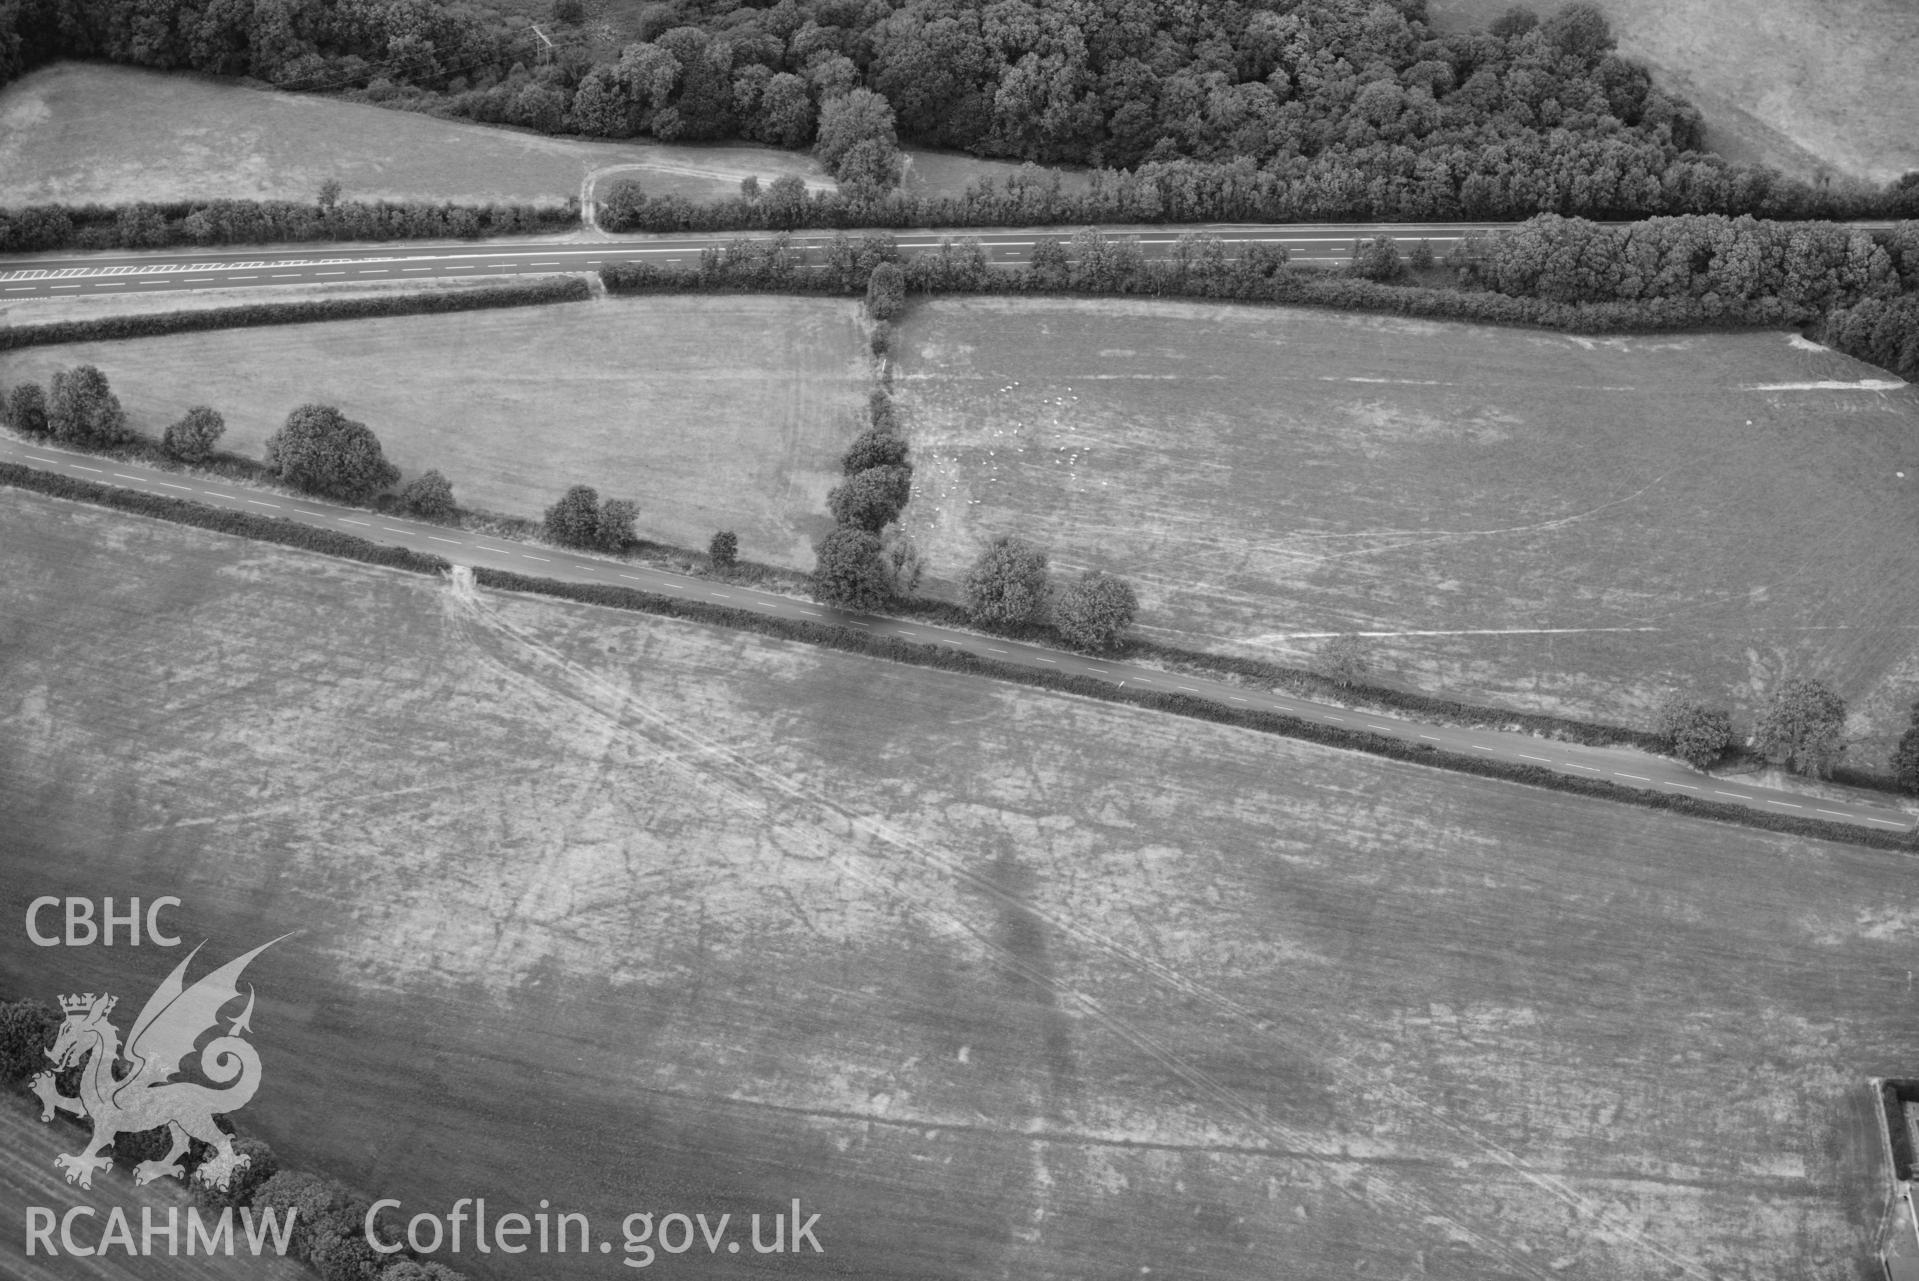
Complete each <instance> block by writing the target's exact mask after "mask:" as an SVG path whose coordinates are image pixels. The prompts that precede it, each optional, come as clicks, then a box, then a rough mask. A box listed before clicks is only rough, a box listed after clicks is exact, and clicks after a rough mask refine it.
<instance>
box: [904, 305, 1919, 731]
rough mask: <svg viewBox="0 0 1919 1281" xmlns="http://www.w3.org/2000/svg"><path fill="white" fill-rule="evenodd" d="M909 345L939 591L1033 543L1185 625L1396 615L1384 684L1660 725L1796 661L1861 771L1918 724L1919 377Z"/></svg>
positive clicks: (1375, 627)
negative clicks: (1824, 686) (1096, 572)
mask: <svg viewBox="0 0 1919 1281" xmlns="http://www.w3.org/2000/svg"><path fill="white" fill-rule="evenodd" d="M895 350H896V352H897V353H898V358H899V362H900V364H899V374H898V377H897V380H896V388H897V394H898V396H899V398H900V402H901V405H902V410H903V417H904V418H905V420H906V422H907V424H908V428H907V430H908V433H909V436H910V438H911V440H912V442H913V448H914V458H915V461H916V463H917V466H918V471H917V473H916V476H915V482H914V484H915V492H914V497H913V501H912V504H911V506H909V507H908V509H907V513H906V517H905V520H906V523H907V525H908V526H909V528H910V529H911V530H912V531H913V533H914V534H915V535H916V536H917V537H918V538H919V540H920V541H921V543H922V545H923V547H924V548H925V550H926V551H927V553H928V559H929V561H930V566H931V568H930V573H931V575H932V577H933V579H934V580H935V581H934V585H935V586H936V587H939V586H940V585H941V584H942V583H943V584H944V589H945V590H956V584H957V582H958V580H959V579H960V578H962V577H963V575H964V573H965V569H966V566H967V565H968V564H969V563H970V562H971V560H972V559H973V557H974V556H975V555H976V554H977V553H978V551H979V549H980V548H981V547H982V546H983V545H984V543H985V542H986V541H987V540H988V539H990V538H991V537H993V536H994V535H997V534H1001V533H1016V534H1021V535H1023V536H1026V537H1028V538H1031V539H1032V540H1034V541H1035V542H1038V543H1040V544H1042V545H1044V546H1046V547H1047V548H1049V549H1050V550H1051V552H1052V555H1053V561H1054V567H1055V575H1056V577H1059V576H1062V575H1063V574H1064V575H1070V574H1072V573H1076V572H1078V571H1079V570H1081V569H1084V568H1087V567H1098V568H1102V569H1107V570H1111V571H1113V572H1115V573H1118V574H1122V575H1124V576H1126V577H1127V578H1129V579H1131V580H1132V581H1133V582H1134V583H1135V585H1136V586H1137V587H1138V589H1139V592H1140V597H1141V603H1142V611H1141V624H1142V630H1143V631H1145V632H1146V633H1147V634H1150V635H1153V636H1156V637H1160V638H1164V639H1167V640H1172V641H1176V642H1179V643H1182V644H1185V645H1189V646H1194V647H1199V648H1206V649H1218V650H1228V651H1232V652H1236V653H1244V654H1256V655H1268V656H1273V657H1278V658H1283V659H1290V660H1294V661H1304V660H1308V659H1310V657H1311V655H1312V653H1313V651H1314V649H1315V648H1316V647H1317V646H1319V645H1320V644H1321V643H1322V638H1323V637H1324V636H1325V635H1326V634H1328V633H1337V632H1344V631H1357V632H1361V633H1378V634H1379V635H1378V636H1376V637H1374V638H1371V639H1369V641H1368V645H1369V647H1370V648H1371V649H1372V652H1373V657H1374V660H1375V665H1376V672H1377V674H1378V675H1379V676H1381V677H1383V678H1385V679H1387V680H1389V681H1403V682H1406V683H1410V684H1414V685H1418V686H1421V687H1424V688H1428V689H1434V690H1440V691H1445V692H1449V693H1452V694H1455V695H1459V696H1464V697H1467V698H1470V699H1490V700H1496V701H1499V702H1502V703H1506V704H1509V705H1514V706H1525V707H1529V708H1535V709H1543V710H1548V711H1557V712H1566V713H1570V714H1573V715H1578V716H1600V717H1605V718H1609V719H1631V720H1642V721H1643V720H1648V719H1649V718H1650V714H1651V713H1650V709H1651V708H1652V706H1653V705H1654V704H1656V703H1657V701H1658V700H1659V699H1660V698H1661V697H1662V696H1663V695H1664V694H1665V692H1666V691H1667V690H1668V689H1670V688H1672V687H1674V686H1679V687H1683V688H1690V689H1692V690H1694V691H1695V692H1697V693H1699V694H1701V695H1703V696H1704V697H1706V698H1708V699H1711V700H1715V701H1719V700H1729V701H1731V702H1732V703H1733V704H1734V705H1735V706H1736V707H1739V708H1741V709H1747V710H1749V709H1750V708H1751V706H1752V705H1753V703H1754V701H1755V699H1756V697H1758V696H1759V695H1761V694H1763V692H1764V690H1765V689H1766V688H1767V687H1768V686H1769V685H1770V683H1771V682H1772V681H1774V680H1775V679H1776V678H1777V677H1778V675H1779V673H1780V672H1782V671H1794V672H1801V673H1807V674H1812V675H1817V676H1819V677H1822V678H1824V679H1826V680H1828V681H1830V682H1832V683H1833V684H1834V686H1835V687H1836V688H1837V689H1838V690H1839V691H1840V693H1841V694H1842V695H1844V696H1845V697H1846V698H1847V699H1848V700H1850V701H1851V703H1852V705H1853V707H1854V708H1855V710H1856V711H1858V712H1859V713H1860V714H1859V716H1858V717H1857V718H1856V720H1855V723H1854V724H1853V726H1852V730H1853V732H1854V734H1855V736H1857V737H1858V738H1859V739H1860V744H1859V746H1858V747H1857V748H1856V749H1855V751H1856V754H1857V755H1859V756H1861V757H1862V758H1864V759H1865V760H1866V762H1867V763H1869V764H1872V765H1875V766H1876V765H1879V764H1881V763H1882V762H1883V757H1884V751H1885V748H1887V747H1889V746H1890V743H1891V741H1892V740H1893V739H1896V738H1897V736H1898V734H1899V733H1900V732H1901V731H1902V730H1903V729H1904V727H1905V724H1906V715H1907V704H1908V703H1909V702H1910V701H1911V700H1912V698H1913V693H1914V691H1913V685H1914V682H1915V679H1919V662H1915V659H1914V642H1915V639H1919V631H1916V630H1915V628H1919V604H1915V602H1919V543H1915V541H1914V539H1913V537H1912V530H1913V520H1914V512H1915V511H1916V510H1919V438H1916V437H1915V428H1919V395H1916V394H1915V392H1914V390H1913V389H1912V388H1910V387H1907V386H1905V385H1904V384H1901V383H1899V382H1898V381H1897V380H1896V379H1892V378H1891V377H1890V376H1889V375H1887V374H1885V373H1884V372H1883V371H1881V370H1877V369H1874V368H1871V367H1870V366H1866V365H1862V364H1859V363H1858V362H1855V361H1852V360H1850V359H1847V358H1845V357H1842V356H1839V355H1837V354H1835V353H1833V352H1830V351H1827V350H1825V349H1823V348H1818V347H1816V346H1814V345H1813V344H1810V343H1807V342H1806V341H1805V340H1803V339H1800V338H1798V337H1796V336H1794V335H1788V334H1783V333H1745V334H1688V335H1661V336H1657V337H1643V338H1642V337H1634V338H1610V339H1594V338H1580V337H1568V336H1564V335H1560V334H1554V333H1548V332H1543V331H1529V330H1523V329H1496V328H1492V327H1485V326H1474V325H1458V324H1445V325H1442V324H1436V323H1429V322H1422V321H1406V320H1399V319H1394V318H1384V317H1371V316H1355V315H1341V314H1337V313H1332V312H1324V311H1308V310H1300V309H1287V308H1267V307H1242V306H1232V305H1215V304H1183V303H1168V302H1151V303H1148V302H1120V301H1108V300H1099V301H1091V300H1058V299H1054V300H1037V299H965V300H957V299H955V300H937V301H931V302H924V301H923V302H920V303H916V304H915V305H914V307H913V309H912V311H911V312H910V313H909V315H908V317H907V318H906V319H905V321H904V322H903V323H902V326H901V332H900V340H899V342H898V343H897V344H896V347H895ZM1828 383H1830V384H1835V386H1832V387H1824V388H1821V387H1819V386H1815V384H1828ZM1874 388H1877V389H1876V390H1875V389H1874ZM1902 472H1903V473H1904V475H1903V476H1902V475H1901V474H1900V473H1902Z"/></svg>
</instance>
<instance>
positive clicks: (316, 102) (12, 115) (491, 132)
mask: <svg viewBox="0 0 1919 1281" xmlns="http://www.w3.org/2000/svg"><path fill="white" fill-rule="evenodd" d="M624 165H637V166H640V167H641V169H640V171H638V172H636V173H635V174H634V175H633V176H635V177H638V178H639V179H640V180H641V181H642V183H643V184H644V185H645V186H646V187H647V189H648V190H649V191H652V192H655V193H666V192H678V193H680V194H683V195H686V196H689V197H691V198H694V199H700V200H707V199H714V198H716V197H720V196H732V195H737V194H739V184H740V179H741V178H743V177H745V176H746V175H748V174H754V175H757V176H758V177H759V179H760V181H761V183H762V184H765V183H767V182H770V181H771V180H772V179H773V178H776V177H778V176H780V175H781V174H785V173H796V174H799V175H801V176H803V177H806V178H808V180H809V181H810V182H812V183H814V184H815V185H818V184H821V183H824V184H825V185H828V186H830V185H831V180H830V179H828V178H826V177H825V176H824V174H823V173H822V172H821V171H820V169H819V167H818V165H817V164H815V162H814V161H813V160H812V158H811V157H810V156H808V155H806V154H805V153H803V152H792V151H778V150H775V149H773V148H768V147H756V146H751V145H744V144H741V145H729V146H686V147H669V146H663V145H660V144H657V143H597V142H586V141H582V140H578V139H566V138H550V137H546V136H544V135H541V134H534V133H522V132H519V131H517V130H511V129H499V128H492V127H489V126H486V125H477V124H468V123H464V122H459V121H449V120H440V119H436V118H434V117H432V116H426V115H420V114H417V113H414V112H407V111H392V110H387V109H384V108H381V107H376V106H372V105H369V104H365V103H351V102H338V101H333V100H330V99H326V98H319V97H312V96H308V95H304V94H292V93H280V92H277V91H273V90H266V89H253V88H248V87H245V86H242V85H239V84H236V83H232V82H228V81H221V80H217V79H212V78H209V77H203V76H196V75H189V74H184V73H182V74H171V73H165V72H155V71H144V70H139V69H136V68H130V67H113V66H103V65H95V64H91V63H60V64H57V65H54V66H51V67H45V68H42V69H41V70H39V71H35V72H33V73H32V74H30V75H27V76H24V77H22V78H21V79H19V80H17V81H15V82H14V83H13V84H11V85H9V86H7V88H6V89H5V90H4V91H0V190H4V191H5V192H6V193H7V194H6V200H7V202H8V203H13V204H27V203H32V202H36V201H64V202H68V203H74V204H84V203H87V202H90V201H98V202H101V203H105V204H113V203H118V202H122V201H131V200H189V199H208V198H213V197H233V198H242V199H256V200H268V199H272V200H311V199H313V198H315V196H316V195H317V194H318V192H319V190H320V185H321V184H322V183H323V182H325V181H326V180H327V179H329V178H332V179H335V180H337V181H338V182H339V183H340V185H341V187H342V188H343V194H344V195H345V196H346V197H347V198H348V199H354V200H378V199H387V200H436V201H437V200H452V201H458V202H462V203H484V202H487V201H530V202H537V203H547V204H559V203H561V202H563V201H565V200H566V198H567V197H569V196H577V195H578V194H579V193H580V187H581V183H582V182H583V181H584V180H585V178H586V176H587V174H588V173H589V172H591V171H595V170H599V169H604V168H607V167H609V166H624Z"/></svg>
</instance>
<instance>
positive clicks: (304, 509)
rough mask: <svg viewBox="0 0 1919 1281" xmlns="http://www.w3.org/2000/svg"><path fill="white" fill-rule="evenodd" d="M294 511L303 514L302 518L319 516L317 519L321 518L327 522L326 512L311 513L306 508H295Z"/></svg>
mask: <svg viewBox="0 0 1919 1281" xmlns="http://www.w3.org/2000/svg"><path fill="white" fill-rule="evenodd" d="M293 510H294V511H296V512H299V513H300V514H301V515H302V516H317V517H319V518H320V519H321V520H325V519H326V513H325V512H310V511H308V510H307V509H306V508H304V507H295V508H294V509H293Z"/></svg>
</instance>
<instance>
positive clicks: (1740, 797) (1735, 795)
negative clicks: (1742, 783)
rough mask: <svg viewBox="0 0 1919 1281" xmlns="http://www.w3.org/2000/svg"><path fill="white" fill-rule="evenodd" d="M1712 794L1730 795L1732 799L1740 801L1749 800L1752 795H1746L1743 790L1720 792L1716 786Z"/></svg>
mask: <svg viewBox="0 0 1919 1281" xmlns="http://www.w3.org/2000/svg"><path fill="white" fill-rule="evenodd" d="M1712 794H1713V795H1714V796H1730V797H1732V798H1733V799H1734V800H1740V801H1749V800H1751V799H1752V797H1750V796H1748V795H1746V794H1745V793H1744V792H1722V791H1720V790H1719V789H1718V788H1714V789H1713V793H1712Z"/></svg>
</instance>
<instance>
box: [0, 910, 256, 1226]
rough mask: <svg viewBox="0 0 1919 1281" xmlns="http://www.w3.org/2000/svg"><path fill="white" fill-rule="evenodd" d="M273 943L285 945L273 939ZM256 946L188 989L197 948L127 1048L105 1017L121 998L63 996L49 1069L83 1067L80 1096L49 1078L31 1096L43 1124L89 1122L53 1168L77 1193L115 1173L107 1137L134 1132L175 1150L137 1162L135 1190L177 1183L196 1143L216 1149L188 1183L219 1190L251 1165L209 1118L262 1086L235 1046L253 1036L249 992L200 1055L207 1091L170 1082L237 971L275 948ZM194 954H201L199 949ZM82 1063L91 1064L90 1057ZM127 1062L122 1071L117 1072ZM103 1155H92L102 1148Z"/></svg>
mask: <svg viewBox="0 0 1919 1281" xmlns="http://www.w3.org/2000/svg"><path fill="white" fill-rule="evenodd" d="M280 937H281V938H286V937H288V936H287V935H281V936H280ZM279 941H280V939H274V940H273V942H272V943H262V944H261V945H260V946H259V947H256V948H254V949H253V950H252V951H251V952H248V953H247V954H246V955H245V956H242V957H240V958H238V959H237V960H233V961H229V962H227V963H226V964H225V965H223V966H221V967H220V968H219V969H217V970H215V971H213V973H211V974H209V975H207V976H206V977H205V978H203V979H201V980H200V981H199V982H197V983H195V984H194V985H193V986H192V987H186V986H185V983H184V981H183V980H184V976H185V974H186V970H187V965H188V964H189V963H190V962H191V961H192V960H193V958H194V957H195V956H197V955H199V952H200V948H198V947H196V948H194V949H193V951H192V952H190V953H188V954H187V958H186V960H184V961H181V962H180V964H179V965H177V966H175V967H174V970H173V973H171V974H169V975H167V977H166V981H165V982H163V983H161V984H160V986H159V987H158V988H156V989H155V990H154V993H153V995H152V996H150V997H148V998H147V1003H146V1005H145V1006H144V1007H143V1008H142V1009H141V1010H140V1017H139V1018H137V1019H135V1020H134V1021H133V1031H132V1033H131V1034H130V1035H129V1036H128V1037H127V1044H126V1049H125V1051H124V1052H123V1051H122V1050H121V1048H120V1033H119V1030H118V1029H116V1028H115V1027H114V1026H113V1024H111V1023H109V1022H107V1016H108V1015H109V1014H111V1013H113V1007H114V1005H115V1004H117V1003H118V1001H119V998H118V997H114V996H108V995H106V994H104V993H103V994H101V995H99V996H95V995H94V994H93V993H91V992H88V993H87V994H86V995H84V996H63V997H61V998H60V1008H61V1010H62V1011H64V1012H65V1014H66V1016H67V1017H66V1021H65V1022H64V1023H62V1024H61V1025H60V1034H59V1036H58V1037H57V1038H56V1039H55V1040H54V1043H53V1048H52V1049H50V1050H48V1051H47V1052H46V1054H47V1057H48V1058H49V1059H51V1060H53V1065H54V1071H60V1070H63V1069H65V1068H68V1067H71V1066H72V1065H73V1064H75V1063H78V1062H80V1061H81V1060H83V1059H86V1060H88V1061H87V1063H86V1065H85V1066H84V1067H83V1068H82V1069H81V1074H80V1093H79V1094H78V1095H67V1094H61V1093H60V1092H59V1090H58V1089H57V1088H56V1086H55V1084H54V1075H53V1072H42V1073H40V1074H39V1075H38V1076H36V1077H34V1078H33V1083H32V1087H33V1092H34V1093H35V1094H37V1095H38V1096H39V1097H40V1106H41V1113H40V1119H41V1120H42V1121H51V1120H53V1116H54V1113H55V1111H56V1110H57V1111H62V1112H71V1113H73V1114H74V1115H75V1116H79V1117H86V1118H88V1119H90V1120H91V1121H92V1122H93V1138H92V1140H91V1141H89V1142H88V1143H87V1145H86V1146H85V1147H83V1148H81V1149H80V1151H78V1152H76V1153H74V1154H73V1155H71V1156H58V1157H55V1158H54V1164H55V1165H57V1166H59V1167H60V1168H61V1169H63V1170H65V1171H66V1172H67V1182H68V1183H78V1184H79V1185H80V1186H81V1187H83V1188H90V1187H92V1186H93V1173H94V1171H95V1170H109V1169H112V1168H113V1157H112V1155H111V1152H112V1147H113V1139H114V1136H115V1135H118V1134H137V1133H140V1132H141V1131H144V1130H153V1129H158V1128H159V1127H161V1126H166V1127H167V1129H168V1130H169V1131H171V1133H172V1137H173V1150H172V1151H170V1152H168V1153H167V1154H166V1155H165V1156H164V1157H162V1158H160V1159H159V1160H157V1161H142V1162H141V1163H140V1164H139V1165H138V1166H137V1167H135V1169H134V1172H133V1179H134V1182H135V1183H150V1182H152V1181H153V1180H154V1179H157V1178H159V1177H160V1176H161V1175H163V1174H164V1175H172V1176H173V1177H174V1178H176V1179H178V1178H183V1177H184V1176H185V1170H184V1169H183V1168H182V1167H181V1165H180V1159H181V1157H183V1156H184V1155H185V1154H186V1151H187V1141H188V1139H190V1138H192V1139H199V1140H200V1141H201V1142H202V1143H207V1144H210V1145H211V1146H212V1147H213V1148H214V1150H215V1151H214V1155H213V1156H212V1157H211V1158H210V1159H209V1160H207V1161H206V1162H205V1163H204V1164H203V1165H201V1166H200V1168H199V1170H198V1171H197V1172H196V1177H197V1178H199V1179H200V1180H201V1182H203V1183H205V1184H206V1185H207V1186H209V1187H213V1188H220V1189H225V1188H226V1186H227V1184H228V1182H229V1181H230V1180H231V1179H232V1178H233V1175H234V1172H235V1171H237V1170H240V1169H242V1168H244V1167H245V1166H246V1165H247V1164H248V1163H249V1158H247V1157H245V1156H243V1155H241V1154H240V1153H237V1152H235V1151H234V1150H233V1138H232V1136H231V1135H229V1134H227V1133H226V1131H224V1130H222V1129H221V1128H220V1127H219V1126H217V1125H215V1124H214V1123H213V1118H214V1116H215V1115H224V1114H226V1113H229V1112H236V1111H238V1110H239V1109H240V1108H242V1107H244V1106H245V1105H246V1104H247V1102H248V1100H250V1099H252V1098H253V1095H254V1091H256V1090H258V1089H259V1088H260V1056H259V1054H258V1053H257V1052H256V1051H255V1050H254V1048H253V1046H252V1045H251V1044H249V1043H248V1042H246V1041H244V1040H242V1039H241V1033H243V1032H249V1031H252V1027H251V1024H250V1023H249V1020H250V1019H251V1018H252V1017H253V989H252V986H251V985H249V986H248V988H247V1004H246V1008H245V1009H244V1010H242V1011H241V1012H240V1014H239V1016H238V1017H237V1018H235V1019H233V1020H232V1026H231V1027H230V1028H228V1029H227V1032H226V1034H225V1035H224V1036H216V1037H214V1038H213V1039H212V1040H211V1041H208V1042H207V1043H206V1045H205V1047H204V1048H202V1049H201V1051H200V1056H199V1060H198V1062H199V1067H200V1072H201V1074H202V1075H204V1076H205V1077H206V1078H207V1079H208V1080H209V1081H212V1082H213V1083H214V1085H215V1086H221V1087H224V1088H220V1089H215V1088H213V1087H212V1086H206V1085H201V1084H200V1083H198V1082H197V1081H176V1080H173V1079H172V1078H173V1077H174V1076H175V1075H176V1074H178V1073H179V1072H180V1071H181V1068H182V1064H183V1062H184V1060H185V1059H186V1058H187V1056H188V1055H190V1054H192V1053H193V1047H194V1043H195V1042H196V1041H198V1040H199V1039H200V1036H201V1034H202V1033H204V1032H206V1031H208V1030H217V1029H218V1026H219V1022H220V1019H219V1015H220V1011H221V1009H222V1008H224V1007H225V1006H226V1004H227V1003H228V1002H229V1001H232V1000H235V999H237V998H238V997H239V995H240V992H239V988H238V986H237V982H238V979H239V977H240V971H241V970H243V969H245V968H246V965H247V962H249V961H251V960H252V959H253V958H254V957H256V956H258V955H259V954H260V953H262V952H264V951H266V950H267V949H268V948H269V947H272V946H273V944H274V943H278V942H279ZM201 946H205V945H204V944H202V945H201ZM89 1056H90V1057H89ZM123 1060H124V1062H125V1064H126V1067H125V1070H124V1072H123V1073H120V1072H116V1066H115V1065H116V1064H117V1063H119V1062H121V1061H123ZM103 1148H104V1149H106V1150H107V1154H106V1155H99V1153H100V1152H101V1149H103Z"/></svg>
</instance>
